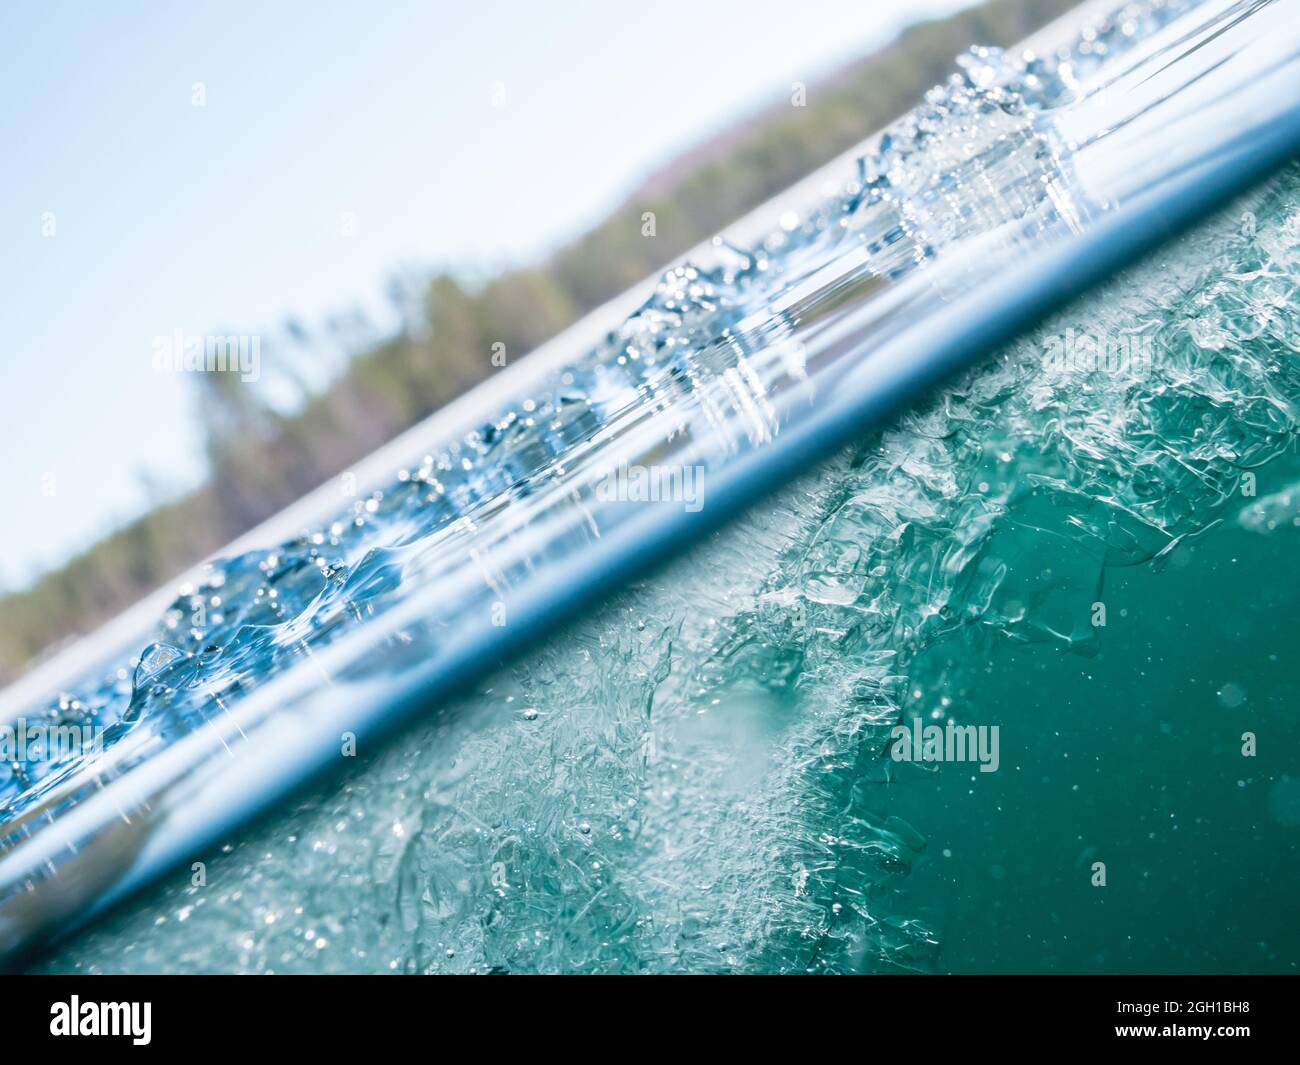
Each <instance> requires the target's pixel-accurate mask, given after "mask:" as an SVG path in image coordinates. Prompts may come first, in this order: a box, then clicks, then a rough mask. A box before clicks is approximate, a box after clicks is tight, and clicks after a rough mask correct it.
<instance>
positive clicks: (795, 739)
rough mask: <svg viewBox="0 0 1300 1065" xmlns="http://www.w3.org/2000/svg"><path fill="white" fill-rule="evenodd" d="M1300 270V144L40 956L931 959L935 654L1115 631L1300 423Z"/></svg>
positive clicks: (690, 963)
mask: <svg viewBox="0 0 1300 1065" xmlns="http://www.w3.org/2000/svg"><path fill="white" fill-rule="evenodd" d="M1298 284H1300V168H1297V167H1296V166H1291V167H1288V168H1287V169H1286V170H1285V171H1283V172H1282V173H1281V174H1279V175H1278V176H1276V177H1275V178H1274V179H1273V180H1271V181H1270V182H1269V183H1267V184H1266V185H1265V186H1264V187H1262V188H1261V189H1259V190H1257V191H1256V192H1254V193H1253V194H1251V195H1250V196H1248V197H1246V198H1244V199H1243V200H1241V201H1240V202H1239V203H1237V204H1235V205H1234V206H1233V207H1231V208H1230V209H1228V210H1227V211H1225V212H1223V213H1222V214H1220V215H1219V216H1217V217H1215V218H1213V219H1211V220H1210V221H1208V222H1206V223H1204V224H1202V225H1201V226H1200V227H1199V228H1198V229H1197V230H1196V231H1194V232H1193V233H1191V234H1189V235H1188V236H1186V237H1184V238H1182V239H1181V240H1179V241H1178V242H1176V243H1175V244H1173V245H1171V246H1170V247H1167V248H1165V249H1163V250H1162V251H1160V252H1159V253H1157V254H1156V255H1154V256H1153V257H1152V258H1151V259H1150V260H1148V261H1147V262H1145V263H1143V264H1140V265H1138V266H1137V267H1134V268H1133V269H1131V270H1129V271H1127V272H1126V273H1124V274H1122V275H1120V276H1118V277H1116V278H1114V279H1113V280H1112V281H1111V282H1110V283H1109V284H1107V285H1106V286H1105V287H1104V288H1102V289H1100V290H1097V291H1095V292H1094V293H1092V294H1091V295H1089V296H1088V297H1087V298H1085V299H1083V300H1080V301H1077V302H1076V303H1074V304H1073V305H1072V306H1070V307H1068V308H1066V309H1065V310H1063V311H1061V312H1060V313H1059V314H1057V315H1055V316H1054V317H1053V318H1052V319H1050V320H1049V321H1047V322H1045V323H1043V324H1042V325H1041V326H1040V327H1039V328H1038V329H1036V330H1035V331H1034V332H1032V333H1030V334H1028V335H1026V336H1024V337H1023V338H1021V339H1020V340H1019V341H1017V342H1016V343H1014V344H1012V345H1010V346H1009V347H1007V348H1006V349H1004V350H1003V351H1001V352H999V353H998V354H997V355H996V356H994V357H993V358H991V359H990V360H988V361H987V362H985V363H984V364H982V365H981V366H979V367H978V368H977V369H975V370H973V371H970V372H968V373H966V374H965V375H963V376H962V377H961V378H959V379H957V380H956V381H955V382H953V383H952V384H950V385H949V386H948V387H947V388H945V389H944V390H943V391H941V392H940V393H938V394H936V395H935V396H933V397H931V398H930V399H928V400H927V401H925V402H924V403H922V404H921V405H920V406H918V407H917V408H915V409H914V410H912V411H910V412H909V413H907V414H905V415H903V416H901V417H899V418H898V419H896V420H895V421H894V422H893V424H891V425H889V426H887V427H886V428H884V429H883V430H879V431H875V432H872V433H870V434H868V435H866V436H865V437H864V438H863V439H862V440H860V441H859V442H858V443H857V444H856V445H855V446H853V447H851V448H849V449H847V450H846V451H845V452H843V453H842V454H840V455H839V456H838V457H836V458H835V459H834V460H832V461H829V462H827V463H825V464H824V465H822V466H821V467H819V468H818V469H815V470H811V471H809V472H808V474H807V475H805V476H804V477H803V478H802V479H801V480H800V481H799V482H797V483H796V484H794V485H792V486H790V487H789V488H787V489H786V490H784V491H783V492H781V493H780V494H779V495H777V496H775V497H774V498H772V499H771V500H770V501H768V502H767V503H766V504H764V505H763V506H761V507H759V508H756V509H755V510H753V511H751V512H750V513H748V514H747V515H745V516H744V517H743V518H741V519H740V520H739V521H738V522H737V523H736V524H734V525H733V526H731V527H730V528H729V529H728V530H726V531H725V532H724V533H722V534H719V535H717V536H715V537H713V538H712V539H711V540H709V541H708V542H706V543H704V544H702V545H700V546H699V547H698V548H697V549H695V550H694V551H693V552H692V553H691V554H690V555H688V556H686V557H684V558H682V559H680V560H678V561H677V562H676V563H674V564H673V565H672V566H670V567H668V568H665V569H664V570H662V571H661V572H659V573H658V574H656V575H655V576H653V577H651V578H649V579H646V580H643V581H641V582H639V583H637V584H636V585H634V586H631V587H629V588H628V589H627V590H625V591H624V592H623V593H622V594H621V595H619V596H618V597H616V598H615V599H613V600H612V601H610V602H608V603H607V604H606V605H605V606H604V607H602V608H601V609H600V610H599V611H596V612H595V613H593V614H591V615H590V616H588V617H586V618H584V619H582V620H580V621H578V622H577V623H575V624H573V625H572V626H571V627H570V628H569V629H567V630H566V631H565V632H563V633H562V634H559V635H557V637H556V638H555V639H554V640H553V641H551V642H550V643H549V644H548V645H546V646H544V647H542V648H540V649H538V650H536V651H535V652H533V653H532V654H531V655H530V656H529V657H527V658H525V659H523V660H522V661H520V662H519V663H518V664H517V665H516V666H514V667H513V668H510V669H508V670H506V671H504V672H502V673H500V674H498V675H497V676H495V677H493V678H492V679H491V680H490V681H488V682H487V683H485V684H484V685H482V686H481V687H480V688H479V689H478V690H477V691H476V693H475V694H474V695H472V696H470V697H467V698H465V699H463V700H461V701H459V702H457V703H455V704H453V705H449V706H444V707H441V708H438V709H436V710H435V711H433V712H432V713H431V714H430V716H429V718H428V719H427V720H426V721H425V722H424V723H423V724H422V725H420V726H418V727H416V728H414V729H412V730H410V731H409V732H408V733H406V734H405V735H403V736H402V737H401V738H400V739H399V740H398V741H397V742H396V743H395V744H394V745H393V746H391V747H390V748H389V749H387V750H385V751H383V752H380V753H378V754H376V755H375V756H374V757H372V758H370V759H368V760H367V761H366V763H365V765H364V766H363V767H361V768H360V770H359V771H358V772H356V773H354V774H353V775H352V776H351V777H350V778H349V779H348V780H347V781H346V782H345V783H344V784H343V785H342V786H341V787H336V788H333V789H328V790H324V791H321V792H318V793H317V794H316V795H315V796H314V797H312V798H310V799H308V800H305V801H302V802H300V803H299V804H298V805H296V806H294V807H293V808H291V809H287V810H284V811H281V812H280V813H279V814H278V815H276V816H275V818H274V819H273V820H271V821H269V822H267V823H265V824H263V825H262V826H261V827H260V828H258V829H257V830H255V831H254V832H252V833H251V834H250V835H248V836H247V837H246V838H244V839H243V840H242V841H241V842H239V843H237V844H235V845H233V846H231V847H229V848H227V850H226V853H223V854H220V855H195V860H196V861H197V860H204V861H206V862H207V863H208V868H207V886H205V887H202V888H194V887H192V886H191V885H190V873H189V871H188V870H187V869H182V870H178V871H177V872H175V873H174V874H173V876H172V878H171V879H170V880H169V881H167V882H165V883H163V884H161V885H159V886H158V887H157V888H155V889H154V890H152V891H151V892H150V893H149V894H147V895H145V896H143V897H141V898H139V899H137V901H136V902H134V903H133V904H132V905H131V906H130V907H128V908H127V909H125V910H123V911H120V912H119V913H118V914H116V915H115V916H113V917H112V918H111V919H109V920H108V921H106V922H105V923H103V924H102V925H101V926H100V927H99V928H98V929H97V930H95V931H92V932H90V933H87V934H84V935H82V936H81V937H80V938H79V939H78V940H77V941H75V943H73V944H71V945H70V946H69V947H67V948H66V951H65V953H64V954H62V955H56V956H54V957H51V958H49V959H48V960H47V961H46V962H45V963H44V964H45V967H47V968H50V969H56V970H66V969H70V968H80V969H88V970H104V971H120V970H143V971H177V972H180V971H196V970H241V971H254V972H260V971H267V970H271V971H278V972H291V971H313V972H316V971H355V970H361V971H401V972H447V971H453V972H469V971H476V972H490V971H506V972H535V971H541V972H561V971H563V972H663V971H693V972H697V971H731V972H734V971H761V972H803V971H813V972H828V971H878V970H886V971H888V970H897V969H898V968H905V969H927V968H931V967H933V966H934V964H935V960H936V957H937V952H938V949H939V945H938V940H939V937H938V935H937V933H936V932H935V930H933V929H932V928H930V927H929V926H927V925H926V924H925V923H924V922H922V921H920V920H917V919H915V918H914V917H912V916H910V915H909V913H908V911H907V908H906V898H905V896H904V895H903V894H902V893H901V887H902V885H903V884H904V883H905V880H904V877H905V875H906V873H907V871H908V869H909V867H910V865H911V863H912V861H913V860H914V858H915V855H916V854H917V852H918V851H919V850H921V849H922V848H924V846H925V841H924V838H923V835H922V833H923V832H925V831H926V830H927V826H926V825H924V824H922V825H918V826H916V827H913V826H910V825H908V824H906V823H904V822H902V821H900V820H899V819H897V818H894V817H891V815H890V810H889V798H890V796H889V790H890V789H888V788H885V787H882V786H881V782H882V781H884V780H886V779H887V778H888V776H889V767H890V763H889V761H888V759H887V758H886V757H884V755H885V748H886V742H887V738H888V734H889V728H890V727H891V726H892V724H893V723H894V721H895V720H896V719H897V717H898V715H899V713H900V709H901V706H902V701H903V699H904V697H905V692H906V689H907V686H908V682H909V679H910V676H911V672H912V670H913V668H914V664H915V661H916V658H917V656H918V653H919V652H920V651H921V650H923V649H924V648H926V647H928V646H933V645H934V644H936V643H937V642H938V641H939V640H941V639H944V638H946V637H948V636H951V635H952V634H953V633H955V632H958V631H965V632H967V633H968V634H970V635H973V636H975V637H976V639H974V640H972V641H969V642H968V644H967V646H968V648H975V647H977V646H978V642H979V640H981V639H1007V638H1010V639H1016V640H1025V641H1040V642H1046V643H1049V644H1055V645H1057V646H1059V647H1061V648H1064V649H1070V650H1074V651H1077V652H1080V653H1088V652H1089V651H1090V650H1092V649H1093V648H1094V647H1095V643H1096V641H1097V640H1098V639H1104V636H1103V635H1101V634H1099V632H1098V630H1097V629H1094V628H1093V627H1092V626H1091V625H1090V624H1089V609H1090V606H1091V604H1092V603H1093V602H1094V600H1095V599H1096V598H1097V596H1098V595H1099V590H1100V589H1101V587H1102V582H1103V577H1104V573H1105V569H1106V567H1108V566H1118V565H1140V564H1154V565H1157V566H1158V565H1159V564H1160V563H1161V561H1162V560H1163V559H1164V558H1166V557H1167V556H1168V553H1169V551H1170V550H1171V548H1172V547H1173V546H1174V545H1175V544H1177V543H1178V542H1179V541H1180V540H1182V539H1184V538H1187V537H1191V536H1195V535H1198V534H1201V533H1205V532H1207V531H1209V530H1211V528H1212V526H1213V525H1214V524H1215V523H1216V522H1217V521H1219V520H1220V519H1221V518H1222V517H1223V516H1224V515H1225V513H1226V511H1227V508H1228V506H1229V505H1230V504H1231V502H1232V501H1233V500H1234V499H1237V498H1239V497H1240V484H1241V481H1242V477H1243V475H1244V474H1245V473H1248V472H1250V471H1252V470H1254V469H1257V468H1259V467H1261V466H1263V465H1264V464H1266V463H1268V462H1269V461H1270V460H1271V459H1273V458H1275V457H1277V456H1278V455H1279V454H1280V453H1281V452H1282V451H1283V450H1284V449H1286V448H1287V447H1288V446H1289V445H1290V444H1291V443H1292V442H1293V439H1294V436H1295V433H1296V428H1297V423H1298V422H1300V406H1298V404H1300V329H1298V328H1297V322H1296V317H1295V315H1296V312H1295V308H1296V306H1297V298H1296V297H1297V293H1296V288H1297V285H1298ZM1069 331H1073V333H1074V334H1075V335H1084V334H1086V335H1088V336H1091V337H1094V338H1096V339H1097V340H1098V341H1099V342H1100V343H1101V344H1102V346H1105V345H1106V344H1107V343H1110V342H1112V341H1114V340H1115V339H1116V338H1120V337H1133V336H1136V337H1140V338H1144V340H1145V341H1146V342H1147V344H1146V346H1145V347H1142V348H1141V349H1140V350H1143V351H1149V352H1150V353H1151V354H1152V358H1150V359H1149V360H1148V359H1143V360H1127V361H1122V362H1121V363H1120V364H1117V365H1113V366H1110V367H1109V368H1102V369H1100V370H1095V371H1092V372H1088V371H1086V370H1083V371H1080V370H1079V369H1078V368H1077V367H1076V368H1074V369H1065V370H1062V369H1061V368H1060V367H1058V366H1055V365H1053V364H1052V362H1051V359H1050V357H1049V352H1051V351H1052V350H1053V343H1054V341H1057V340H1059V338H1061V337H1063V336H1065V335H1067V333H1068V332H1069ZM1126 350H1133V349H1132V348H1128V349H1126ZM1210 535H1213V534H1212V532H1211V533H1210ZM968 653H975V652H974V651H973V650H970V651H968ZM950 712H951V713H952V714H954V715H959V713H960V711H959V708H957V707H953V708H951V710H950ZM363 753H365V752H363ZM899 786H903V785H899ZM918 830H919V831H918Z"/></svg>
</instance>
